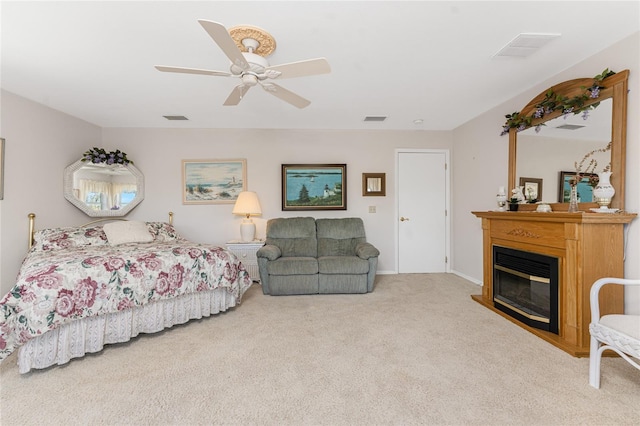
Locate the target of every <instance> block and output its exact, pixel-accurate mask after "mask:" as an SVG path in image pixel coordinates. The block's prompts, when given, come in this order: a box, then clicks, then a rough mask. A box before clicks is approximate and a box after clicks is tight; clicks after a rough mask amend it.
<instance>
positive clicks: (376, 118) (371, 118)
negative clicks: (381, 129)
mask: <svg viewBox="0 0 640 426" xmlns="http://www.w3.org/2000/svg"><path fill="white" fill-rule="evenodd" d="M386 119H387V117H385V116H380V115H369V116H367V117H365V118H364V121H384V120H386Z"/></svg>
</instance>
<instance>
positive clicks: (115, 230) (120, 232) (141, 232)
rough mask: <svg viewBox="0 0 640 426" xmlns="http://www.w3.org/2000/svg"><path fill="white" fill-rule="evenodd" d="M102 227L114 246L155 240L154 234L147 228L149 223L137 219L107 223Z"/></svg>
mask: <svg viewBox="0 0 640 426" xmlns="http://www.w3.org/2000/svg"><path fill="white" fill-rule="evenodd" d="M102 229H103V230H104V233H105V234H106V235H107V241H109V244H111V245H112V246H115V245H118V244H125V243H148V242H150V241H153V235H151V233H150V232H149V229H147V224H146V223H144V222H140V221H137V220H127V221H124V222H111V223H107V224H105V225H104V227H103V228H102Z"/></svg>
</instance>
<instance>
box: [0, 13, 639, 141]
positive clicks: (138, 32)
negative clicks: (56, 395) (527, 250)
mask: <svg viewBox="0 0 640 426" xmlns="http://www.w3.org/2000/svg"><path fill="white" fill-rule="evenodd" d="M639 5H640V2H638V1H621V2H614V1H580V2H576V1H566V2H562V1H553V2H552V1H530V2H521V1H493V2H489V1H467V2H457V1H441V2H438V1H408V2H400V1H295V2H294V1H255V2H247V1H227V2H222V1H207V2H187V1H138V2H127V1H104V2H93V1H75V2H56V1H48V2H22V1H21V2H17V1H16V2H9V1H2V2H1V9H0V13H1V15H2V22H1V24H2V33H1V36H2V39H1V42H2V57H1V60H2V62H1V74H0V82H1V86H2V89H4V90H7V91H9V92H12V93H15V94H18V95H20V96H23V97H25V98H28V99H31V100H34V101H36V102H39V103H42V104H44V105H47V106H50V107H52V108H55V109H57V110H60V111H63V112H65V113H68V114H71V115H73V116H76V117H79V118H82V119H84V120H86V121H88V122H91V123H94V124H96V125H99V126H102V127H176V128H185V127H186V128H190V127H192V128H287V129H409V130H416V129H421V130H422V129H424V130H451V129H454V128H456V127H457V126H459V125H461V124H463V123H465V122H466V121H468V120H470V119H472V118H473V117H475V116H477V115H478V114H480V113H481V112H483V111H486V110H488V109H491V108H492V107H494V106H496V105H498V104H500V103H502V102H504V101H506V100H508V99H510V98H512V97H514V96H515V95H517V94H519V93H521V92H523V91H525V90H526V89H528V88H530V87H532V86H534V85H536V84H537V83H538V82H540V81H543V80H546V79H548V78H550V77H552V76H554V75H555V74H557V73H558V72H560V71H562V70H564V69H566V68H568V67H571V66H573V65H574V64H576V63H578V62H580V61H581V60H582V59H585V58H587V57H589V56H591V55H593V54H595V53H597V52H599V51H601V50H603V49H604V48H606V47H608V46H610V45H611V44H613V43H615V42H617V41H619V40H621V39H623V38H625V37H627V36H629V35H631V34H633V33H635V32H637V31H639V30H640V12H639V10H640V9H639ZM198 19H206V20H212V21H217V22H220V23H222V24H224V25H225V26H226V27H227V28H230V27H233V26H236V25H252V26H257V27H260V28H263V29H265V30H266V31H268V32H269V33H270V34H271V35H273V37H274V38H275V40H276V43H277V48H276V50H275V52H274V53H273V54H272V55H271V56H270V57H268V60H269V62H270V63H271V64H272V65H279V64H283V63H288V62H294V61H299V60H303V59H311V58H317V57H325V58H327V60H328V61H329V63H330V65H331V68H332V72H331V73H330V74H325V75H318V76H309V77H301V78H296V79H288V80H282V81H280V82H279V84H280V85H281V86H283V87H285V88H287V89H289V90H291V91H294V92H296V93H298V94H299V95H301V96H303V97H305V98H307V99H309V100H310V101H311V105H310V106H308V107H307V108H305V109H297V108H295V107H292V106H291V105H289V104H287V103H285V102H282V101H281V100H279V99H277V98H276V97H274V96H271V95H269V94H268V93H267V92H265V91H263V90H261V89H260V88H258V87H256V88H253V89H252V90H251V91H250V92H249V93H248V94H247V95H246V97H245V98H244V99H243V100H242V102H241V103H240V105H238V106H235V107H225V106H222V103H223V102H224V100H225V99H226V97H227V95H228V94H229V93H230V91H231V90H232V88H233V87H234V86H235V85H236V84H237V83H238V80H236V79H231V78H226V77H211V76H203V75H187V74H173V73H162V72H159V71H157V70H156V69H155V68H154V65H171V66H183V67H191V68H205V69H213V70H221V71H227V70H228V66H229V60H228V59H227V57H226V56H225V55H224V54H223V53H222V51H221V50H220V49H219V48H218V46H217V45H216V44H215V43H214V42H213V40H212V39H211V38H210V37H209V35H208V34H207V33H206V32H205V31H204V29H203V28H202V27H201V26H200V25H199V24H198V22H197V20H198ZM523 32H524V33H560V34H562V36H561V37H560V38H558V39H556V40H554V41H552V42H551V43H550V44H548V45H547V46H545V47H544V48H543V49H541V50H539V51H538V52H536V53H534V54H533V55H531V56H529V57H527V58H514V57H510V58H505V57H500V58H493V55H494V54H495V53H497V52H498V51H499V50H500V49H501V48H502V47H504V45H506V44H507V43H508V42H509V41H511V40H512V39H513V38H515V37H516V36H517V35H518V34H519V33H523ZM607 66H609V65H608V64H602V68H603V69H604V68H605V67H607ZM601 71H602V70H600V69H594V70H593V75H596V74H599V73H600V72H601ZM616 71H618V70H616ZM580 77H590V76H580ZM509 112H512V111H505V114H506V113H509ZM163 115H185V116H187V117H188V118H189V121H186V122H185V121H177V122H176V121H167V120H165V119H164V118H163V117H162V116H163ZM365 116H387V117H388V118H387V120H386V121H384V122H382V123H378V122H364V121H363V120H364V117H365ZM416 119H423V120H424V122H423V123H422V124H419V125H416V124H414V120H416ZM500 124H501V123H498V126H499V125H500ZM497 131H499V129H497Z"/></svg>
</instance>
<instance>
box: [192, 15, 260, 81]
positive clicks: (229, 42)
mask: <svg viewBox="0 0 640 426" xmlns="http://www.w3.org/2000/svg"><path fill="white" fill-rule="evenodd" d="M198 22H200V25H202V27H203V28H204V29H205V31H206V32H207V33H209V35H210V36H211V38H212V39H213V41H215V42H216V44H217V45H218V46H219V47H220V49H222V51H223V52H224V54H225V55H227V57H228V58H229V59H230V60H231V62H232V63H233V64H235V65H237V66H239V67H240V68H242V69H243V70H247V69H249V64H248V63H247V60H246V59H244V56H243V55H242V52H241V51H240V49H238V46H236V42H235V41H233V39H232V38H231V36H230V35H229V31H227V29H226V28H225V27H224V25H222V24H220V23H218V22H213V21H206V20H204V19H199V20H198Z"/></svg>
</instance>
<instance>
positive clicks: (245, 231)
mask: <svg viewBox="0 0 640 426" xmlns="http://www.w3.org/2000/svg"><path fill="white" fill-rule="evenodd" d="M240 237H241V239H242V241H244V242H245V243H248V242H249V241H253V240H254V238H255V237H256V224H255V223H253V221H252V220H251V219H242V223H241V224H240Z"/></svg>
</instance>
